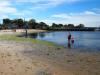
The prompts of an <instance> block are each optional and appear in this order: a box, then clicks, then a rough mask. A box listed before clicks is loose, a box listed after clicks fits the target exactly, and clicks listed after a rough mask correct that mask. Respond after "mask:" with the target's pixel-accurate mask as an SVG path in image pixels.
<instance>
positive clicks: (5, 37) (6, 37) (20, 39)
mask: <svg viewBox="0 0 100 75" xmlns="http://www.w3.org/2000/svg"><path fill="white" fill-rule="evenodd" d="M0 41H15V42H29V43H33V44H45V45H50V46H57V45H56V44H54V43H52V42H47V41H42V40H37V39H33V38H25V37H17V36H16V35H0Z"/></svg>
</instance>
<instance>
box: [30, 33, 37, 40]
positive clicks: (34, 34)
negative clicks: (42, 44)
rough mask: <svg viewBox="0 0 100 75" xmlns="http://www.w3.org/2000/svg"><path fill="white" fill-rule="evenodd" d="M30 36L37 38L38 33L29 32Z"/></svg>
mask: <svg viewBox="0 0 100 75" xmlns="http://www.w3.org/2000/svg"><path fill="white" fill-rule="evenodd" d="M28 37H30V38H34V39H36V38H37V37H38V34H37V33H31V34H28Z"/></svg>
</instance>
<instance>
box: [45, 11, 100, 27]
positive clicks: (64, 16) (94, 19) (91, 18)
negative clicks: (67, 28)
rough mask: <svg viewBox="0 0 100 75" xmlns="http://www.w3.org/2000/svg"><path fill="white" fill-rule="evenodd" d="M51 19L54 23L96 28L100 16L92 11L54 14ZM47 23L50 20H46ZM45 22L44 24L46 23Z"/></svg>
mask: <svg viewBox="0 0 100 75" xmlns="http://www.w3.org/2000/svg"><path fill="white" fill-rule="evenodd" d="M51 17H52V19H53V20H54V19H55V22H56V23H63V24H68V23H73V24H76V25H77V24H79V23H83V24H85V25H86V26H98V25H99V24H100V14H98V13H95V12H92V11H84V12H82V13H61V14H54V15H52V16H51ZM47 21H48V22H49V23H50V21H51V22H52V20H47ZM47 21H46V22H47Z"/></svg>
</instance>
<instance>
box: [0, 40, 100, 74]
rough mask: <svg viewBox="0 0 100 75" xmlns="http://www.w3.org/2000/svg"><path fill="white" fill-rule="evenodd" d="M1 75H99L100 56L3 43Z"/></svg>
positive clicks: (32, 45)
mask: <svg viewBox="0 0 100 75" xmlns="http://www.w3.org/2000/svg"><path fill="white" fill-rule="evenodd" d="M0 75H100V53H99V52H98V53H96V52H79V51H75V50H72V49H66V48H62V47H55V46H47V45H44V44H33V43H29V42H26V43H18V42H14V41H0Z"/></svg>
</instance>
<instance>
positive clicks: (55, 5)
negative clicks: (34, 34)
mask: <svg viewBox="0 0 100 75" xmlns="http://www.w3.org/2000/svg"><path fill="white" fill-rule="evenodd" d="M3 18H10V19H16V18H25V19H26V20H29V19H31V18H34V19H36V21H37V22H41V21H43V22H46V23H47V24H49V25H51V24H52V23H53V22H55V23H57V24H58V23H62V24H69V23H72V24H75V25H78V24H80V23H83V24H85V26H91V27H95V26H100V0H0V21H1V23H2V19H3Z"/></svg>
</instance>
